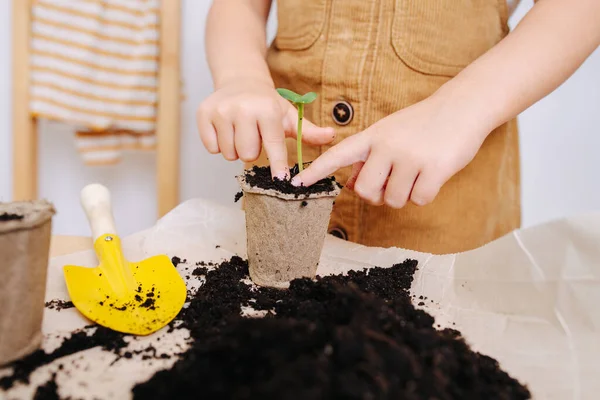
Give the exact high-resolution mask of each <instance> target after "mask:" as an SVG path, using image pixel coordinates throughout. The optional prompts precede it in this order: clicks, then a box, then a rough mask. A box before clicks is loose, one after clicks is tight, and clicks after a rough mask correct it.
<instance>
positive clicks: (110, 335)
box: [0, 326, 127, 390]
mask: <svg viewBox="0 0 600 400" xmlns="http://www.w3.org/2000/svg"><path fill="white" fill-rule="evenodd" d="M92 329H95V331H94V333H92V334H91V335H89V334H88V333H89V331H90V330H92ZM124 337H125V335H123V334H121V333H119V332H115V331H113V330H111V329H108V328H104V327H102V326H88V327H86V328H84V329H82V330H80V331H77V332H75V333H73V334H72V335H71V336H69V337H68V338H66V339H65V340H64V341H63V342H62V344H61V345H60V347H58V348H57V349H56V350H54V351H53V352H51V353H46V352H45V351H44V350H42V349H39V350H37V351H35V352H33V353H31V354H30V355H28V356H26V357H24V358H22V359H20V360H17V361H15V362H13V363H11V364H9V366H12V367H13V374H12V375H9V376H5V377H3V378H0V389H4V390H6V389H9V388H11V387H12V386H13V385H14V384H15V383H18V382H22V383H29V377H30V375H31V373H32V372H33V371H35V370H36V369H37V368H39V367H42V366H44V365H47V364H50V363H51V362H53V361H54V360H57V359H59V358H62V357H66V356H69V355H71V354H75V353H78V352H80V351H84V350H88V349H91V348H94V347H97V346H100V347H102V348H103V349H105V350H108V351H118V350H119V349H121V348H123V347H125V346H126V344H127V343H126V342H125V340H124V339H123V338H124Z"/></svg>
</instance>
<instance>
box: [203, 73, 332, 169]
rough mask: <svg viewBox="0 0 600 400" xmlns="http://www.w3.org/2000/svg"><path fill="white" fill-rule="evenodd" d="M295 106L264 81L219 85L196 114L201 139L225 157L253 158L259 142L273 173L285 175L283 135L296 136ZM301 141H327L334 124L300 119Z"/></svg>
mask: <svg viewBox="0 0 600 400" xmlns="http://www.w3.org/2000/svg"><path fill="white" fill-rule="evenodd" d="M297 118H298V116H297V110H296V109H295V108H294V106H293V105H292V104H291V103H290V102H289V101H287V100H285V99H283V98H282V97H281V96H280V95H279V93H277V91H276V90H275V89H274V88H273V86H271V85H270V84H268V83H267V82H260V81H250V80H244V81H237V82H232V83H230V84H227V85H224V86H222V87H221V88H220V89H218V90H217V91H215V92H214V93H213V94H212V95H211V96H209V97H208V98H207V99H206V100H205V101H204V102H203V103H202V104H200V107H198V111H197V114H196V119H197V123H198V130H199V132H200V137H201V138H202V143H203V144H204V146H205V147H206V149H207V150H208V151H209V152H210V153H212V154H217V153H219V152H220V153H221V154H223V157H225V159H227V160H230V161H233V160H237V159H238V158H239V159H241V160H242V161H245V162H253V161H255V160H256V159H257V158H258V157H259V155H260V151H261V145H264V148H265V151H266V153H267V157H268V158H269V162H270V165H271V172H272V175H273V176H274V177H275V176H276V177H279V178H280V179H281V178H284V177H287V176H289V166H288V158H287V148H286V145H285V138H286V137H292V138H295V137H296V130H297V126H296V123H297ZM302 131H303V142H305V143H307V144H311V145H323V144H327V143H330V142H331V141H333V139H334V138H335V132H334V130H333V128H320V127H317V126H316V125H314V124H312V123H311V122H309V121H306V120H304V122H303V129H302Z"/></svg>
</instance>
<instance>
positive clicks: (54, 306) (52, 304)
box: [45, 299, 75, 311]
mask: <svg viewBox="0 0 600 400" xmlns="http://www.w3.org/2000/svg"><path fill="white" fill-rule="evenodd" d="M45 306H46V308H49V309H50V310H57V311H60V310H64V309H67V308H73V307H75V305H74V304H73V302H72V301H64V300H58V299H54V300H50V301H47V302H46V303H45Z"/></svg>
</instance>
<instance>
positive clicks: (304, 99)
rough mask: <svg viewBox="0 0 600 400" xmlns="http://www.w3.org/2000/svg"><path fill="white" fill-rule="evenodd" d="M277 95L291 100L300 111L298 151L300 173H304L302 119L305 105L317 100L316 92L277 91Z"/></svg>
mask: <svg viewBox="0 0 600 400" xmlns="http://www.w3.org/2000/svg"><path fill="white" fill-rule="evenodd" d="M277 93H279V95H280V96H281V97H283V98H284V99H286V100H289V101H291V102H292V104H294V106H295V107H296V108H297V109H298V133H297V138H296V142H297V144H296V146H297V149H298V171H302V169H303V167H304V164H302V119H303V118H304V105H305V104H310V103H312V102H313V101H315V99H316V98H317V94H316V93H315V92H308V93H306V94H304V95H299V94H298V93H294V92H292V91H291V90H289V89H277Z"/></svg>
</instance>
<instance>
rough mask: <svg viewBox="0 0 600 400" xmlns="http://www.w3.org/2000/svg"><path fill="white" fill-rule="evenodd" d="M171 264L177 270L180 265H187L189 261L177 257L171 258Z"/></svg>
mask: <svg viewBox="0 0 600 400" xmlns="http://www.w3.org/2000/svg"><path fill="white" fill-rule="evenodd" d="M171 262H172V263H173V265H174V266H175V267H176V268H177V266H178V265H179V264H185V263H186V262H187V260H182V259H181V258H179V257H177V256H174V257H172V258H171Z"/></svg>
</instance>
